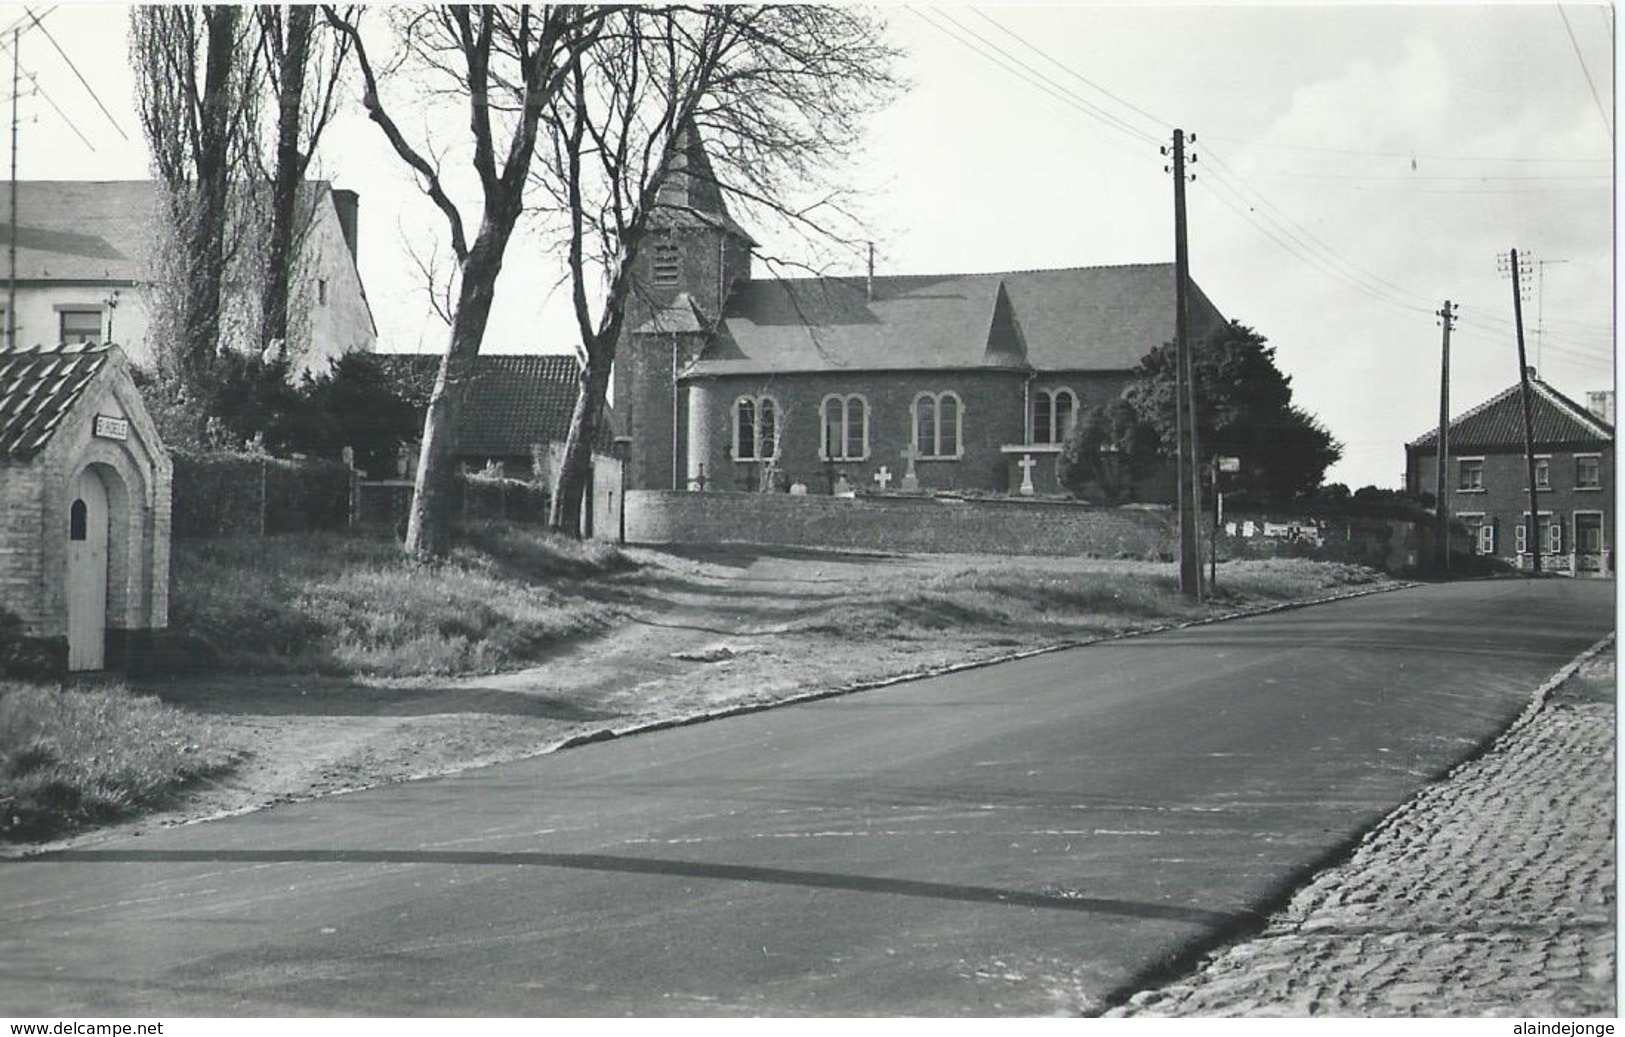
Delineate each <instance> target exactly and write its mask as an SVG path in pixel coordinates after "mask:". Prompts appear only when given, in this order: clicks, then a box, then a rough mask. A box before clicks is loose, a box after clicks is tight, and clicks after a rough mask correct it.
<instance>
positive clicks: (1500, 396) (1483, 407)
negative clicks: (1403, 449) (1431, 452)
mask: <svg viewBox="0 0 1625 1037" xmlns="http://www.w3.org/2000/svg"><path fill="white" fill-rule="evenodd" d="M1520 388H1522V383H1521V382H1520V383H1519V384H1517V385H1514V386H1512V387H1511V388H1510V389H1503V390H1501V391H1500V392H1498V393H1496V394H1495V395H1494V396H1491V397H1490V398H1489V399H1487V400H1485V401H1484V402H1483V403H1480V404H1479V405H1478V406H1476V407H1474V408H1472V409H1471V410H1466V411H1463V412H1462V413H1460V414H1458V415H1456V416H1455V417H1453V418H1451V419H1450V420H1449V421H1448V422H1447V423H1446V426H1445V427H1446V428H1451V427H1454V426H1455V425H1457V424H1459V423H1460V422H1463V421H1466V420H1467V419H1468V418H1471V417H1473V416H1474V415H1477V414H1482V413H1484V412H1485V411H1487V410H1489V409H1490V408H1491V407H1493V406H1495V405H1496V404H1497V403H1500V402H1501V401H1502V400H1504V399H1506V398H1507V397H1508V396H1511V395H1512V394H1513V393H1515V392H1517V391H1518V390H1519V389H1520ZM1438 434H1439V426H1438V425H1434V426H1433V427H1432V428H1430V429H1428V430H1427V431H1425V432H1423V433H1422V434H1421V435H1419V436H1417V437H1416V438H1415V439H1413V440H1411V441H1410V442H1409V443H1406V444H1405V445H1406V446H1420V445H1421V443H1422V441H1423V440H1425V439H1427V438H1428V437H1429V436H1436V435H1438Z"/></svg>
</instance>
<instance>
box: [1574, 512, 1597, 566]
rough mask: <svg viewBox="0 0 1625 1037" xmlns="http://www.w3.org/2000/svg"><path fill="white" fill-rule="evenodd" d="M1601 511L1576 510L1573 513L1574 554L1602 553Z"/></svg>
mask: <svg viewBox="0 0 1625 1037" xmlns="http://www.w3.org/2000/svg"><path fill="white" fill-rule="evenodd" d="M1602 548H1603V543H1602V512H1600V511H1576V512H1575V513H1574V551H1575V553H1576V554H1582V555H1596V554H1602Z"/></svg>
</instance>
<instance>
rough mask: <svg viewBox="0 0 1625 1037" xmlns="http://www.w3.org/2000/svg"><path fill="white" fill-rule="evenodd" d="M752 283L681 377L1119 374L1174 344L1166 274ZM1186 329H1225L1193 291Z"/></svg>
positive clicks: (1162, 268) (1165, 267) (1082, 272)
mask: <svg viewBox="0 0 1625 1037" xmlns="http://www.w3.org/2000/svg"><path fill="white" fill-rule="evenodd" d="M867 295H868V293H867V289H866V287H865V282H864V280H863V279H862V278H849V279H842V278H798V279H785V280H766V279H763V280H752V281H749V282H745V283H742V284H741V285H739V286H738V287H736V288H735V290H734V294H733V295H732V296H731V297H730V298H729V300H728V305H727V308H726V310H725V311H724V313H723V319H722V321H721V324H720V326H719V328H718V333H717V335H716V336H715V338H714V339H713V340H712V342H711V343H710V344H709V345H708V346H707V347H706V349H705V351H704V352H703V353H702V354H701V355H700V356H699V358H698V359H697V360H695V361H694V363H692V364H691V365H690V366H689V367H688V368H687V369H686V370H685V371H684V374H685V376H710V375H726V374H781V373H792V372H815V371H824V372H828V371H839V370H843V369H844V370H853V371H897V370H928V369H958V370H964V369H977V368H984V369H985V368H990V367H993V368H1012V367H1013V368H1017V369H1023V370H1026V369H1031V370H1035V371H1128V370H1132V369H1133V368H1134V367H1136V366H1137V365H1138V364H1139V362H1140V360H1141V359H1142V358H1143V357H1144V356H1145V355H1146V354H1147V353H1149V352H1150V351H1151V350H1152V349H1154V348H1156V347H1157V346H1159V345H1161V344H1162V343H1164V342H1168V341H1171V340H1172V339H1173V337H1174V267H1173V264H1171V263H1157V264H1140V265H1132V266H1107V267H1073V268H1069V269H1061V270H1017V271H1009V272H1005V273H989V274H944V275H936V276H932V275H913V276H896V277H876V278H875V279H874V289H873V298H872V299H871V298H868V297H867ZM1190 305H1191V317H1192V332H1193V334H1195V335H1198V336H1200V335H1202V334H1205V333H1206V332H1207V331H1209V330H1210V329H1212V328H1213V327H1215V326H1218V325H1221V324H1223V323H1224V317H1223V315H1221V314H1220V313H1219V311H1218V309H1217V308H1215V307H1214V306H1213V304H1212V303H1211V302H1210V301H1209V300H1208V299H1207V297H1206V296H1205V295H1203V294H1202V292H1201V290H1200V289H1197V288H1195V286H1194V285H1193V286H1192V293H1191V300H1190Z"/></svg>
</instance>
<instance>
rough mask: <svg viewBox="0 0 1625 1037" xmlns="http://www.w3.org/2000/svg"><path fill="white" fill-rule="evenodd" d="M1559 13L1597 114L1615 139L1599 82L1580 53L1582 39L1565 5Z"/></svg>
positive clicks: (1559, 5)
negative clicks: (1580, 39) (1597, 82)
mask: <svg viewBox="0 0 1625 1037" xmlns="http://www.w3.org/2000/svg"><path fill="white" fill-rule="evenodd" d="M1557 15H1558V17H1559V18H1562V19H1563V30H1564V31H1565V32H1567V33H1568V34H1569V43H1570V44H1572V45H1573V47H1574V57H1575V60H1577V61H1578V62H1579V63H1580V72H1581V73H1582V74H1584V76H1585V77H1586V86H1588V87H1590V88H1591V100H1592V101H1593V102H1594V103H1595V104H1596V105H1597V114H1598V115H1600V116H1602V124H1603V126H1604V127H1605V128H1606V129H1607V130H1608V137H1609V139H1610V140H1611V139H1613V136H1614V125H1613V123H1611V122H1609V121H1608V112H1607V110H1606V109H1604V108H1603V106H1602V98H1601V97H1600V96H1599V95H1598V94H1597V84H1596V83H1594V82H1593V81H1592V79H1591V69H1590V68H1588V67H1586V59H1585V55H1584V54H1582V53H1580V41H1579V40H1577V39H1575V38H1574V26H1572V25H1570V24H1569V15H1568V12H1567V11H1565V10H1563V5H1562V4H1558V5H1557Z"/></svg>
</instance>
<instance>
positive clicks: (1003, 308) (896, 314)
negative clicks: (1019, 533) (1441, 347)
mask: <svg viewBox="0 0 1625 1037" xmlns="http://www.w3.org/2000/svg"><path fill="white" fill-rule="evenodd" d="M658 204H659V208H658V209H657V210H656V212H655V213H654V215H653V218H652V220H651V223H652V231H651V234H650V236H649V239H648V240H647V241H646V243H645V246H644V248H643V249H642V251H641V252H640V254H639V257H638V261H637V262H638V269H637V274H636V283H637V288H636V290H635V291H634V293H633V302H632V304H631V310H630V312H629V314H628V319H627V327H628V329H629V330H628V332H627V333H626V335H625V336H624V337H623V339H622V341H621V343H620V344H619V347H618V351H617V360H616V365H615V370H614V373H613V378H612V385H613V398H614V401H615V406H616V411H617V413H618V416H619V419H620V421H621V431H622V433H623V434H624V435H626V436H627V437H629V439H630V447H629V450H630V453H629V457H628V460H627V469H626V479H627V488H628V489H690V490H695V489H747V490H748V489H757V488H761V487H762V486H763V485H764V483H765V484H767V485H769V486H774V487H780V488H782V487H785V486H794V485H795V484H800V485H801V486H805V487H806V488H807V490H808V491H809V492H812V493H828V492H830V491H831V490H832V489H834V488H836V487H837V486H838V485H839V484H840V483H841V481H844V484H845V485H846V486H851V487H855V488H864V489H873V488H875V487H882V488H891V489H897V488H900V487H902V488H909V489H912V488H916V487H917V488H919V489H921V490H932V489H955V490H971V491H993V492H1010V493H1028V494H1031V493H1047V492H1054V491H1056V490H1058V489H1059V486H1058V484H1057V480H1056V477H1055V465H1054V463H1053V462H1054V458H1055V457H1056V456H1057V455H1058V454H1059V453H1060V450H1061V445H1062V443H1063V442H1064V440H1065V438H1066V435H1067V433H1068V432H1069V431H1070V429H1071V428H1072V425H1073V423H1074V422H1075V420H1076V418H1077V416H1078V415H1079V414H1080V413H1082V412H1083V411H1084V410H1086V409H1087V408H1089V407H1091V406H1093V405H1096V404H1099V403H1102V402H1104V401H1106V400H1109V399H1111V398H1113V397H1115V396H1117V395H1118V394H1119V393H1120V392H1121V391H1122V389H1123V387H1124V386H1125V385H1126V384H1127V383H1128V381H1129V379H1130V377H1131V375H1132V372H1133V370H1134V368H1135V367H1136V366H1137V365H1138V364H1139V362H1140V360H1141V359H1142V358H1143V357H1144V356H1145V355H1146V354H1147V353H1148V352H1149V351H1150V350H1151V349H1153V348H1154V347H1156V346H1158V345H1160V344H1161V343H1163V342H1166V341H1169V340H1171V339H1172V338H1173V336H1174V268H1173V265H1172V264H1149V265H1136V266H1114V267H1077V268H1071V269H1061V270H1022V271H1010V272H1006V273H979V274H944V275H939V276H902V277H895V276H894V277H875V276H872V275H871V276H869V277H866V278H846V279H843V278H832V277H820V278H793V279H777V278H772V279H770V278H753V277H752V271H751V249H752V247H753V246H754V244H755V242H754V241H753V240H752V239H751V237H750V235H749V234H748V233H747V232H746V231H745V230H744V229H743V228H742V227H740V226H739V224H738V223H736V222H735V221H734V219H733V218H732V217H731V216H730V215H729V214H728V209H727V206H726V204H725V202H724V199H723V196H722V192H721V190H720V189H719V188H718V186H717V184H716V180H715V175H714V173H713V172H712V168H711V165H710V161H709V159H708V158H707V157H706V154H705V151H704V148H703V147H702V146H701V145H700V142H699V139H698V137H697V136H694V135H691V136H690V137H689V139H688V142H687V146H686V147H685V148H684V150H683V152H682V153H681V155H680V161H679V162H677V163H676V164H675V165H674V168H673V172H672V174H671V175H670V176H669V177H668V179H667V181H666V183H665V184H664V185H663V186H662V187H661V190H660V192H659V194H658ZM1190 313H1191V326H1192V332H1193V335H1195V336H1201V335H1204V334H1206V333H1208V332H1209V331H1210V330H1212V329H1214V328H1216V327H1218V326H1221V325H1222V324H1223V323H1224V317H1223V316H1222V315H1221V314H1220V313H1219V311H1218V310H1217V309H1216V308H1215V307H1214V306H1213V304H1212V303H1211V302H1210V301H1209V300H1208V299H1207V297H1206V296H1205V295H1203V294H1202V292H1201V290H1200V289H1198V288H1196V287H1195V286H1194V285H1192V291H1191V293H1190Z"/></svg>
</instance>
